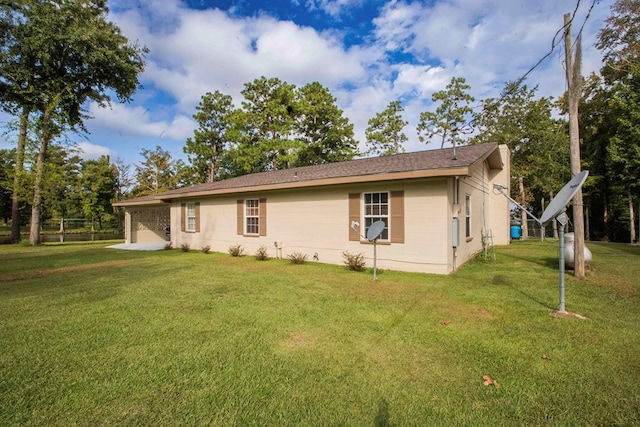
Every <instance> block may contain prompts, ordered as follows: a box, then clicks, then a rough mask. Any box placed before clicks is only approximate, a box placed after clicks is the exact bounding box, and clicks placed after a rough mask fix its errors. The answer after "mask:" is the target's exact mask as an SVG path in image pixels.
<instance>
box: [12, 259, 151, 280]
mask: <svg viewBox="0 0 640 427" xmlns="http://www.w3.org/2000/svg"><path fill="white" fill-rule="evenodd" d="M138 262H139V261H138V260H118V261H106V262H97V263H93V264H83V265H72V266H68V267H59V268H52V269H48V270H34V271H28V272H25V273H10V274H5V275H3V276H1V277H0V282H3V283H7V282H18V281H20V280H29V279H41V278H45V277H48V276H50V275H52V274H60V273H71V272H74V271H86V270H93V269H104V268H114V267H125V266H128V265H132V264H135V263H138Z"/></svg>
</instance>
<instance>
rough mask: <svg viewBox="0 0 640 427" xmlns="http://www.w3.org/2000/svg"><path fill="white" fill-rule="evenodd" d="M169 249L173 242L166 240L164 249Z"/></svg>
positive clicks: (171, 247)
mask: <svg viewBox="0 0 640 427" xmlns="http://www.w3.org/2000/svg"><path fill="white" fill-rule="evenodd" d="M169 249H173V244H172V243H171V242H167V244H166V245H164V250H165V251H168V250H169Z"/></svg>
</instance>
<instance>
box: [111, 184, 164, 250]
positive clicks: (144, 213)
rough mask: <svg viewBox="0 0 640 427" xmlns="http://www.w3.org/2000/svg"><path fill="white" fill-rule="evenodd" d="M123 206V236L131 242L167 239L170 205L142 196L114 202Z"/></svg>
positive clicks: (162, 241)
mask: <svg viewBox="0 0 640 427" xmlns="http://www.w3.org/2000/svg"><path fill="white" fill-rule="evenodd" d="M113 206H118V207H124V209H125V213H124V238H125V242H126V243H128V244H131V243H138V244H140V243H157V244H161V243H166V242H168V241H169V224H170V223H171V222H170V218H171V216H170V205H169V204H167V203H164V202H162V201H159V200H157V199H155V197H154V196H144V197H138V198H135V199H129V200H123V201H120V202H116V203H114V204H113Z"/></svg>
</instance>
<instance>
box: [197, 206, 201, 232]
mask: <svg viewBox="0 0 640 427" xmlns="http://www.w3.org/2000/svg"><path fill="white" fill-rule="evenodd" d="M199 232H200V202H197V203H196V233H199Z"/></svg>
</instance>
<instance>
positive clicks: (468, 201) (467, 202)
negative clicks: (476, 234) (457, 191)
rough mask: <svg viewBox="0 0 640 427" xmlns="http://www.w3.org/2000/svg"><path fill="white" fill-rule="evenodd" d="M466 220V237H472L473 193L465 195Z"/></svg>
mask: <svg viewBox="0 0 640 427" xmlns="http://www.w3.org/2000/svg"><path fill="white" fill-rule="evenodd" d="M464 222H465V228H466V231H465V232H466V237H467V238H469V237H471V195H469V194H466V195H465V196H464Z"/></svg>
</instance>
